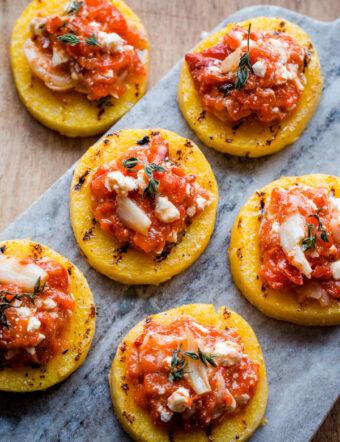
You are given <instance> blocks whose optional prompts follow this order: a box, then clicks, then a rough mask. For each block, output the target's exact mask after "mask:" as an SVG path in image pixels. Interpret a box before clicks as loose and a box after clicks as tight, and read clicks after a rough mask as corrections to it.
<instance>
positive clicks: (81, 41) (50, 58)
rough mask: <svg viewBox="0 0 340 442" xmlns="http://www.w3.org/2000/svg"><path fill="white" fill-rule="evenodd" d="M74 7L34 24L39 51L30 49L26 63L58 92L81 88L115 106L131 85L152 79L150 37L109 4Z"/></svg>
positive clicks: (91, 1) (96, 0) (91, 0)
mask: <svg viewBox="0 0 340 442" xmlns="http://www.w3.org/2000/svg"><path fill="white" fill-rule="evenodd" d="M68 8H69V9H68V10H67V11H65V15H62V16H51V17H36V18H35V19H33V20H32V22H31V29H32V34H33V42H34V46H32V44H28V46H27V47H25V53H26V58H27V59H28V61H29V63H30V65H31V67H32V69H33V71H34V72H35V73H36V74H37V75H38V77H39V78H41V79H42V80H44V81H45V84H46V85H47V86H48V87H50V88H51V89H52V90H68V89H75V90H77V91H78V92H81V93H84V94H86V95H87V98H88V99H89V100H100V99H104V98H106V100H105V103H104V104H105V105H112V104H113V102H112V101H110V100H109V99H108V98H107V97H112V98H113V99H118V98H120V97H121V96H122V95H123V94H124V92H125V91H126V90H127V83H128V82H131V81H132V79H133V81H134V82H135V83H138V82H140V80H141V78H140V77H144V76H145V75H146V70H145V64H144V62H143V61H142V60H143V58H144V51H145V50H146V48H147V43H146V36H144V35H140V33H139V31H138V30H136V29H135V28H134V27H133V26H131V25H130V24H128V22H127V21H126V19H125V18H124V16H123V14H122V13H121V12H120V11H119V10H118V9H117V8H116V7H115V6H113V5H112V3H110V2H108V1H106V0H84V1H80V2H78V1H74V2H71V3H70V5H69V7H68ZM32 54H35V57H33V55H32ZM60 76H61V77H63V76H64V77H66V80H64V81H62V82H61V81H60Z"/></svg>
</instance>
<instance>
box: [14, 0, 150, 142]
mask: <svg viewBox="0 0 340 442" xmlns="http://www.w3.org/2000/svg"><path fill="white" fill-rule="evenodd" d="M108 1H109V2H110V3H112V4H113V5H114V6H115V7H117V8H118V9H119V10H120V12H121V13H122V14H123V16H124V18H125V19H126V20H127V22H128V23H129V24H130V25H131V26H132V27H134V28H135V29H137V30H138V32H139V33H140V35H141V36H143V37H142V38H143V44H144V45H145V50H144V56H143V64H144V65H145V69H146V71H147V70H148V64H149V43H148V37H147V34H146V30H145V28H144V26H143V24H142V22H141V20H140V19H139V17H138V16H137V15H136V14H134V13H133V11H132V10H131V9H130V8H129V7H128V6H127V5H126V4H125V3H124V2H123V1H122V0H108ZM68 3H69V1H68V0H48V1H43V2H42V1H40V0H33V1H32V2H31V3H30V4H29V5H28V6H27V8H26V9H25V11H24V12H23V13H22V15H21V16H20V17H19V19H18V20H17V22H16V23H15V26H14V29H13V33H12V39H11V48H10V52H11V65H12V70H13V75H14V80H15V84H16V86H17V89H18V93H19V96H20V98H21V100H22V102H23V103H24V105H25V106H26V108H27V110H28V111H29V112H30V113H31V114H32V116H33V117H34V118H36V119H37V120H38V121H40V123H42V124H43V125H45V126H47V127H49V128H50V129H53V130H56V131H58V132H59V133H60V134H62V135H66V136H69V137H89V136H93V135H97V134H100V133H103V132H105V131H106V130H107V129H109V128H110V127H111V126H112V125H113V123H115V122H116V121H117V120H118V119H119V118H121V117H122V116H123V115H124V114H125V113H126V112H128V111H129V110H130V109H131V108H132V107H133V106H134V105H135V104H136V102H137V101H138V100H139V99H140V98H141V97H142V96H143V95H144V93H145V91H146V84H147V75H137V74H135V75H134V76H133V77H131V80H129V83H128V85H127V86H128V89H127V91H126V92H125V93H124V95H123V96H122V97H121V98H119V99H118V100H114V103H113V106H99V105H98V102H90V101H89V100H88V99H87V98H86V96H85V94H81V93H78V92H75V91H70V92H68V91H66V92H53V91H51V90H50V89H49V88H47V87H46V86H45V84H44V83H43V81H41V80H40V79H39V78H37V77H36V76H35V75H33V73H32V70H31V68H30V66H29V64H28V62H27V60H26V57H25V55H24V49H23V45H24V42H25V41H26V40H27V39H28V38H29V37H30V29H29V23H30V21H31V20H32V19H33V18H34V17H36V16H37V15H40V16H42V17H45V16H50V15H58V14H62V12H63V11H64V10H65V7H66V5H67V4H68Z"/></svg>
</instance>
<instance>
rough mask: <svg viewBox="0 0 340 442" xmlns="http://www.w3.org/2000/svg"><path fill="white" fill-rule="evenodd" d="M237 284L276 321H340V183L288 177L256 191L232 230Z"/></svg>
mask: <svg viewBox="0 0 340 442" xmlns="http://www.w3.org/2000/svg"><path fill="white" fill-rule="evenodd" d="M229 257H230V262H231V270H232V274H233V277H234V280H235V282H236V284H237V286H238V287H239V288H240V290H241V292H242V293H243V294H244V296H245V297H246V298H247V299H248V300H249V301H250V302H251V303H252V304H254V305H255V306H256V307H257V308H258V309H259V310H261V311H262V312H263V313H265V314H266V315H268V316H271V317H273V318H276V319H281V320H285V321H291V322H295V323H298V324H303V325H332V324H339V323H340V179H339V178H337V177H334V176H329V175H322V174H316V175H306V176H302V177H289V178H281V179H280V180H277V181H274V182H272V183H271V184H268V185H267V186H266V187H264V188H263V189H261V190H260V191H258V192H256V193H255V194H254V195H253V196H252V197H251V198H250V199H249V200H248V202H247V203H246V204H245V205H244V207H243V208H242V209H241V211H240V213H239V215H238V217H237V219H236V222H235V225H234V227H233V230H232V235H231V242H230V249H229Z"/></svg>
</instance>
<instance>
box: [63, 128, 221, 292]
mask: <svg viewBox="0 0 340 442" xmlns="http://www.w3.org/2000/svg"><path fill="white" fill-rule="evenodd" d="M158 134H159V135H161V136H162V137H163V138H164V139H165V140H167V141H168V142H169V149H170V154H171V157H172V158H173V161H174V162H175V163H176V164H177V165H178V166H180V167H182V168H183V170H184V172H185V173H193V174H195V175H196V176H197V183H198V184H199V185H200V186H201V187H203V189H206V190H208V191H209V192H210V193H211V194H212V197H213V198H214V199H213V201H212V202H211V204H210V205H209V207H207V208H206V209H205V210H204V211H203V213H201V214H200V215H198V216H197V217H195V218H194V219H193V220H192V222H191V224H190V225H189V226H188V227H187V228H186V230H185V234H184V237H183V239H182V240H181V241H180V242H179V243H177V244H176V245H175V246H174V247H173V248H172V249H171V251H170V253H169V254H168V255H167V256H166V258H164V257H163V258H162V257H161V256H160V257H157V256H156V257H153V256H151V255H148V254H146V253H143V252H138V251H136V250H133V249H125V248H124V247H123V248H122V247H121V246H120V245H119V244H118V242H117V241H115V239H114V238H112V237H109V236H108V235H107V234H105V233H104V232H103V231H102V230H101V228H100V226H99V224H98V223H97V222H96V220H95V219H94V217H93V212H92V208H91V193H90V181H91V178H92V176H93V174H94V173H95V172H96V171H97V169H98V168H99V167H100V166H102V165H103V164H108V163H110V162H111V161H112V160H114V159H116V158H117V157H118V156H120V155H121V154H122V153H123V152H124V151H126V150H127V149H129V148H131V147H133V146H135V145H136V143H137V141H138V140H141V139H143V138H144V137H146V136H148V137H149V138H151V139H152V137H153V136H157V135H158ZM217 200H218V190H217V183H216V180H215V177H214V174H213V172H212V170H211V168H210V165H209V163H208V161H207V160H206V158H205V157H204V155H203V153H202V152H201V151H200V150H199V148H198V147H197V146H196V145H194V144H193V143H192V142H191V141H190V140H188V139H185V138H182V137H180V136H179V135H177V134H175V133H173V132H170V131H167V130H164V129H126V130H122V131H119V132H117V133H114V134H111V135H108V136H106V137H105V138H104V139H102V140H100V141H99V142H98V143H96V144H95V145H93V146H92V147H90V149H89V150H88V151H87V152H86V153H85V155H84V156H83V157H82V158H81V160H80V161H79V163H78V164H77V166H76V169H75V171H74V175H73V179H72V184H71V194H70V211H71V223H72V226H73V230H74V234H75V237H76V240H77V242H78V244H79V247H80V248H81V250H82V252H83V255H84V256H85V258H86V259H87V260H88V262H89V263H90V264H91V265H92V266H93V267H94V268H95V269H96V270H98V271H99V272H101V273H103V274H104V275H106V276H108V277H109V278H112V279H114V280H116V281H119V282H121V283H123V284H156V285H157V284H160V283H161V282H163V281H166V280H167V279H169V278H171V277H172V276H174V275H176V274H178V273H180V272H182V271H183V270H185V269H186V268H187V267H189V266H190V265H191V264H192V263H193V262H194V261H196V259H197V258H198V257H199V256H200V255H201V253H202V252H203V250H204V249H205V248H206V246H207V245H208V242H209V239H210V236H211V234H212V232H213V228H214V223H215V217H216V210H217Z"/></svg>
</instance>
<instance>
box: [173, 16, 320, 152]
mask: <svg viewBox="0 0 340 442" xmlns="http://www.w3.org/2000/svg"><path fill="white" fill-rule="evenodd" d="M322 85H323V77H322V75H321V67H320V62H319V57H318V54H317V52H316V49H315V47H314V45H313V43H312V42H311V40H310V38H309V37H308V35H307V34H305V32H304V31H303V30H302V29H301V28H299V26H297V25H295V24H294V23H290V22H288V21H287V20H282V19H280V18H274V17H257V18H253V19H251V20H248V21H245V22H242V23H239V24H229V25H228V26H227V27H226V28H224V29H222V30H221V31H218V32H216V33H214V34H212V35H210V36H209V37H207V38H206V39H205V40H203V41H202V42H201V43H200V44H199V45H198V46H197V47H196V48H195V49H194V50H193V51H192V52H191V53H188V54H187V55H186V56H185V61H184V63H183V67H182V72H181V77H180V82H179V87H178V103H179V106H180V109H181V111H182V113H183V115H184V117H185V119H186V120H187V122H188V123H189V125H190V127H191V128H192V129H193V130H194V131H195V132H196V134H197V136H198V137H199V138H200V139H201V140H202V141H203V142H204V143H205V144H206V145H207V146H209V147H213V148H214V149H217V150H219V151H221V152H226V153H229V154H232V155H239V156H244V155H247V156H250V157H259V156H262V155H268V154H271V153H273V152H276V151H278V150H280V149H282V148H283V147H285V146H286V145H287V144H289V143H292V142H293V141H295V140H296V139H297V138H299V136H300V134H301V132H302V131H303V129H305V127H306V126H307V124H308V122H309V120H310V119H311V118H312V116H313V114H314V112H315V110H316V108H317V106H318V104H319V101H320V98H321V91H322Z"/></svg>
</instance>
